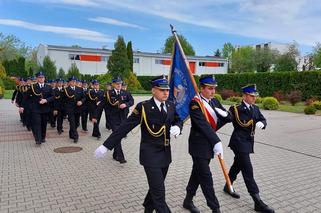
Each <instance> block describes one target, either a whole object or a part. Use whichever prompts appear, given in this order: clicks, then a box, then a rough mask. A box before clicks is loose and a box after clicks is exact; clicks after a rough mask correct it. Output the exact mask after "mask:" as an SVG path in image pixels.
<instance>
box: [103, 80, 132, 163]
mask: <svg viewBox="0 0 321 213" xmlns="http://www.w3.org/2000/svg"><path fill="white" fill-rule="evenodd" d="M122 83H123V81H122V79H121V78H120V77H116V78H114V79H113V87H114V89H112V90H109V91H106V93H105V99H104V101H102V102H100V104H99V105H98V107H99V109H98V110H99V111H101V109H102V108H103V107H105V106H107V110H108V111H109V115H108V119H109V124H110V125H111V129H112V131H116V129H117V128H118V127H119V126H120V124H121V123H123V122H124V121H125V120H126V119H127V114H126V112H127V110H128V108H129V107H131V106H133V105H134V99H133V98H132V96H131V95H129V94H128V93H127V92H126V91H124V90H121V86H122ZM113 158H114V159H115V160H116V161H119V162H120V163H126V162H127V161H126V160H125V156H124V152H123V149H122V146H121V143H117V145H116V146H115V148H114V153H113Z"/></svg>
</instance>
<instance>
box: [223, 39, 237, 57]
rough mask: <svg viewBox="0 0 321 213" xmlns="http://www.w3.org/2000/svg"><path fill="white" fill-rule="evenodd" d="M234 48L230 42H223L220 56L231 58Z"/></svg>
mask: <svg viewBox="0 0 321 213" xmlns="http://www.w3.org/2000/svg"><path fill="white" fill-rule="evenodd" d="M234 50H235V48H234V47H233V45H232V44H231V43H230V42H227V43H225V44H224V46H223V49H222V56H223V57H224V58H231V56H232V53H233V52H234Z"/></svg>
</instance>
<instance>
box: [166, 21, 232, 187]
mask: <svg viewBox="0 0 321 213" xmlns="http://www.w3.org/2000/svg"><path fill="white" fill-rule="evenodd" d="M170 27H171V31H172V34H173V36H174V37H175V40H176V42H177V44H178V46H179V50H180V52H181V54H182V56H183V59H184V62H185V65H186V67H187V70H188V74H189V77H190V79H191V81H192V84H193V87H194V90H195V94H196V95H197V96H198V97H199V93H198V87H197V85H196V82H195V79H194V76H193V73H192V72H191V70H190V67H189V63H188V61H187V58H186V56H185V53H184V51H183V48H182V46H181V43H180V42H179V39H178V36H177V33H176V30H175V29H174V26H173V25H171V24H170ZM217 157H218V159H219V162H220V165H221V168H222V171H223V175H224V178H225V181H226V184H227V187H228V189H229V190H230V192H234V189H233V186H232V184H231V180H230V177H229V176H228V173H227V169H226V166H225V163H224V160H223V158H222V157H221V155H218V156H217Z"/></svg>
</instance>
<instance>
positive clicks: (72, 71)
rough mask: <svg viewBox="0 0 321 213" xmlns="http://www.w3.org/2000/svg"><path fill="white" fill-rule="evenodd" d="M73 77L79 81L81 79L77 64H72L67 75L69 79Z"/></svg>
mask: <svg viewBox="0 0 321 213" xmlns="http://www.w3.org/2000/svg"><path fill="white" fill-rule="evenodd" d="M72 76H75V77H76V78H77V79H80V77H81V74H80V72H79V69H78V67H77V65H76V64H75V63H72V64H71V67H70V68H69V70H68V73H67V76H66V77H67V79H68V78H70V77H72Z"/></svg>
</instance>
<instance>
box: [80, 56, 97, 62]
mask: <svg viewBox="0 0 321 213" xmlns="http://www.w3.org/2000/svg"><path fill="white" fill-rule="evenodd" d="M80 60H81V61H101V56H99V55H80Z"/></svg>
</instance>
